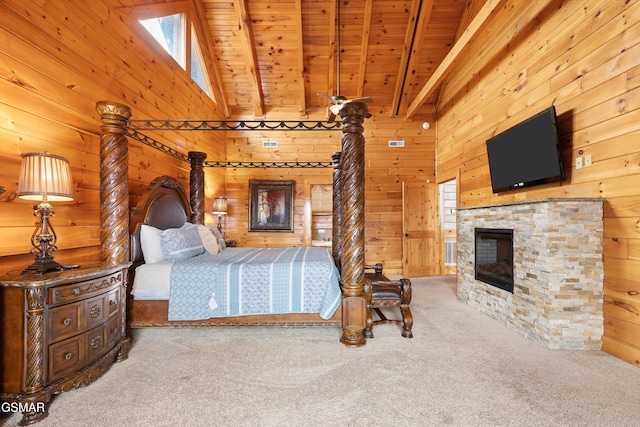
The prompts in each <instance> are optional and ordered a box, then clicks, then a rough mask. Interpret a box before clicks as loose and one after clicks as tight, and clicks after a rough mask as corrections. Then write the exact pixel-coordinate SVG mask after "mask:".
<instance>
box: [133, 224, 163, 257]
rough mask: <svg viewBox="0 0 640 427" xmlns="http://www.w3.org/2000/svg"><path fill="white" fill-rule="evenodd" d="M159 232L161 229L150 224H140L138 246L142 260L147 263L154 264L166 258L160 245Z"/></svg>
mask: <svg viewBox="0 0 640 427" xmlns="http://www.w3.org/2000/svg"><path fill="white" fill-rule="evenodd" d="M160 233H162V230H160V229H157V228H155V227H152V226H150V225H146V224H142V225H141V226H140V247H141V248H142V256H144V262H145V263H147V264H155V263H156V262H160V261H164V260H166V259H167V257H166V255H165V254H164V252H163V251H162V248H161V247H160Z"/></svg>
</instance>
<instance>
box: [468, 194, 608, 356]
mask: <svg viewBox="0 0 640 427" xmlns="http://www.w3.org/2000/svg"><path fill="white" fill-rule="evenodd" d="M456 213H457V225H456V229H457V236H458V240H457V255H458V260H457V261H458V262H457V284H458V289H457V293H458V298H460V300H462V301H464V302H466V303H467V304H469V305H471V306H473V307H474V308H476V309H477V310H479V311H482V312H483V313H485V314H487V315H489V316H491V317H492V318H494V319H496V320H498V321H499V322H501V323H503V324H504V325H506V326H507V327H509V328H511V329H513V330H515V331H518V332H520V333H522V334H523V335H525V336H527V337H529V338H532V339H535V340H537V341H539V342H540V343H542V344H544V345H545V346H547V347H548V348H550V349H563V350H600V349H601V348H602V334H603V299H604V298H603V279H604V266H603V259H602V245H603V200H602V199H537V200H526V201H518V202H510V203H503V204H494V205H484V206H472V207H462V208H458V209H457V210H456ZM477 231H480V232H481V233H480V238H479V242H478V241H477V240H478V236H477V235H476V233H477ZM511 242H512V244H511ZM509 251H511V252H509ZM509 259H511V263H509ZM478 267H479V268H478ZM509 270H511V271H509ZM496 278H498V279H499V280H502V281H503V283H502V284H503V285H505V283H504V282H506V284H507V285H510V286H511V290H510V291H509V292H506V291H505V290H503V288H501V287H500V284H498V286H496V285H495V284H491V285H490V284H488V283H487V282H488V281H490V280H493V279H496Z"/></svg>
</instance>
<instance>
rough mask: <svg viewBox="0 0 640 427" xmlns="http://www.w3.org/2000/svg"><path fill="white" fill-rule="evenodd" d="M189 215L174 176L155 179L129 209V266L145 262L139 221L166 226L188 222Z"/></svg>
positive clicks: (183, 194)
mask: <svg viewBox="0 0 640 427" xmlns="http://www.w3.org/2000/svg"><path fill="white" fill-rule="evenodd" d="M192 216H193V214H192V212H191V205H190V204H189V198H188V197H187V193H186V192H185V191H184V188H183V187H182V185H181V184H180V182H179V181H178V180H177V179H175V178H172V177H170V176H161V177H159V178H156V179H154V180H153V181H152V182H151V184H149V186H148V187H147V189H146V190H145V192H144V193H143V194H142V196H141V197H140V200H139V201H138V204H137V205H136V207H135V208H134V209H133V210H132V211H131V220H130V222H129V232H130V235H131V242H130V245H131V246H130V249H131V262H132V263H133V265H132V270H133V269H135V267H137V266H138V265H140V264H142V263H143V262H144V257H143V255H142V248H141V246H140V226H141V225H142V224H146V225H150V226H152V227H156V228H158V229H160V230H166V229H168V228H178V227H181V226H182V225H183V224H184V223H185V222H191V219H192Z"/></svg>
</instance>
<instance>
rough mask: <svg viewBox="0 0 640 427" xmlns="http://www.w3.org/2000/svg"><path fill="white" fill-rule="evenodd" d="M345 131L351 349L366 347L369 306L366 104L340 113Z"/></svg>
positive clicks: (346, 339) (345, 337)
mask: <svg viewBox="0 0 640 427" xmlns="http://www.w3.org/2000/svg"><path fill="white" fill-rule="evenodd" d="M340 116H341V117H342V122H343V123H344V128H343V130H342V132H343V135H342V156H341V165H342V167H341V170H342V173H341V175H342V203H341V205H342V209H341V211H342V220H341V228H342V232H341V234H342V236H341V245H342V261H341V266H342V270H341V281H342V295H343V300H342V337H341V338H340V341H341V342H342V343H343V344H344V345H346V346H349V347H359V346H362V345H364V344H366V340H365V338H364V334H363V331H364V329H365V326H366V319H367V306H366V301H365V298H364V295H363V292H364V144H365V139H364V136H363V135H362V132H363V131H364V128H363V127H362V123H363V122H364V119H365V117H370V114H369V111H368V110H367V106H366V104H364V103H362V102H350V103H348V104H345V105H344V106H343V107H342V110H341V111H340Z"/></svg>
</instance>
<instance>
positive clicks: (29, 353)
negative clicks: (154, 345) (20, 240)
mask: <svg viewBox="0 0 640 427" xmlns="http://www.w3.org/2000/svg"><path fill="white" fill-rule="evenodd" d="M128 267H129V264H125V265H118V266H112V265H109V266H105V265H94V266H90V267H83V268H79V269H77V270H67V271H61V272H51V273H47V274H42V275H21V274H19V273H16V274H15V275H5V276H2V277H0V306H1V307H2V311H1V312H0V321H1V322H2V335H1V337H2V340H1V341H0V364H1V365H2V366H3V367H5V369H4V373H3V377H2V383H1V386H2V389H1V392H0V399H2V400H4V401H8V402H20V403H23V404H26V403H28V404H29V405H25V407H29V410H28V411H25V412H23V413H22V420H21V424H22V425H26V424H31V423H34V422H37V421H40V420H41V419H43V418H45V417H46V416H47V415H48V406H49V400H50V399H51V396H52V395H54V394H57V393H61V392H64V391H68V390H71V389H74V388H79V387H84V386H86V385H89V384H91V383H92V382H93V381H95V380H96V379H97V378H99V377H100V376H102V374H104V373H105V372H106V370H107V369H108V368H109V366H110V365H111V364H112V363H113V362H114V361H121V360H124V359H126V358H127V356H128V352H129V346H130V341H129V338H128V337H127V336H126V325H125V313H126V289H127V287H126V282H127V268H128ZM8 367H11V368H10V369H7V368H8ZM31 404H33V405H31ZM31 409H33V410H31Z"/></svg>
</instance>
